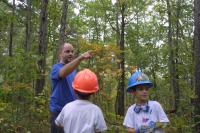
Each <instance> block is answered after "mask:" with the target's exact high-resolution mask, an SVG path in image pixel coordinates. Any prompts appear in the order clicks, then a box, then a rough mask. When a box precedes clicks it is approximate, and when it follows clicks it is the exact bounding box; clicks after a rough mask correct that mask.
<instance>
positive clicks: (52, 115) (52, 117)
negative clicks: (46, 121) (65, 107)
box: [50, 112, 64, 133]
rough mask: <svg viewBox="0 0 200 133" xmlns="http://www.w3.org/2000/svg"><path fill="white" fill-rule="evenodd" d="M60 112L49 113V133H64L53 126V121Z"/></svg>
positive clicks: (60, 128) (59, 128)
mask: <svg viewBox="0 0 200 133" xmlns="http://www.w3.org/2000/svg"><path fill="white" fill-rule="evenodd" d="M59 113H60V112H51V118H50V119H51V120H50V122H51V133H64V130H63V128H62V127H58V126H57V125H56V124H55V120H56V118H57V116H58V115H59Z"/></svg>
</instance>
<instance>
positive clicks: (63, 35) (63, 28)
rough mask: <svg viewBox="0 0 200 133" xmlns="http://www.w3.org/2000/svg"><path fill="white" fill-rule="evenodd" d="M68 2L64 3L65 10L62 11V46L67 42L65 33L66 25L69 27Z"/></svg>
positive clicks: (65, 0) (66, 0)
mask: <svg viewBox="0 0 200 133" xmlns="http://www.w3.org/2000/svg"><path fill="white" fill-rule="evenodd" d="M68 4H69V1H68V0H64V1H63V9H62V17H61V23H60V24H61V27H60V45H62V44H63V43H64V42H65V31H66V25H67V21H66V19H67V10H68Z"/></svg>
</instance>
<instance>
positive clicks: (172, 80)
mask: <svg viewBox="0 0 200 133" xmlns="http://www.w3.org/2000/svg"><path fill="white" fill-rule="evenodd" d="M166 2H167V14H168V24H169V27H168V45H169V65H168V66H169V75H170V76H169V77H170V88H171V90H173V92H174V93H175V89H176V74H175V73H176V66H175V61H174V46H173V40H172V37H173V32H172V14H171V5H170V1H169V0H166ZM174 99H175V101H174V103H172V105H173V104H174V111H173V112H176V111H177V108H176V107H177V103H176V97H175V96H174Z"/></svg>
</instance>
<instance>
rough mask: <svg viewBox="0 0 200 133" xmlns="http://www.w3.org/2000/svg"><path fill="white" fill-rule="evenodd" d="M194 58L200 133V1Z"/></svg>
mask: <svg viewBox="0 0 200 133" xmlns="http://www.w3.org/2000/svg"><path fill="white" fill-rule="evenodd" d="M194 25H195V30H194V56H195V73H194V77H195V93H196V96H197V99H196V102H195V103H194V107H195V116H196V117H195V122H196V132H197V133H199V132H200V118H199V117H198V116H199V115H200V104H199V102H200V0H194Z"/></svg>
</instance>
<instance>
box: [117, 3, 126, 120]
mask: <svg viewBox="0 0 200 133" xmlns="http://www.w3.org/2000/svg"><path fill="white" fill-rule="evenodd" d="M125 8H126V5H125V3H123V4H122V5H121V10H120V11H121V34H120V42H119V44H120V50H121V51H122V53H121V54H120V63H119V67H120V69H121V75H120V79H119V83H118V91H117V104H118V106H117V114H118V115H121V116H124V111H125V109H124V86H125V81H124V80H125V69H124V62H125V59H124V36H125V34H124V29H125V21H124V19H125V16H124V12H125Z"/></svg>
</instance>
